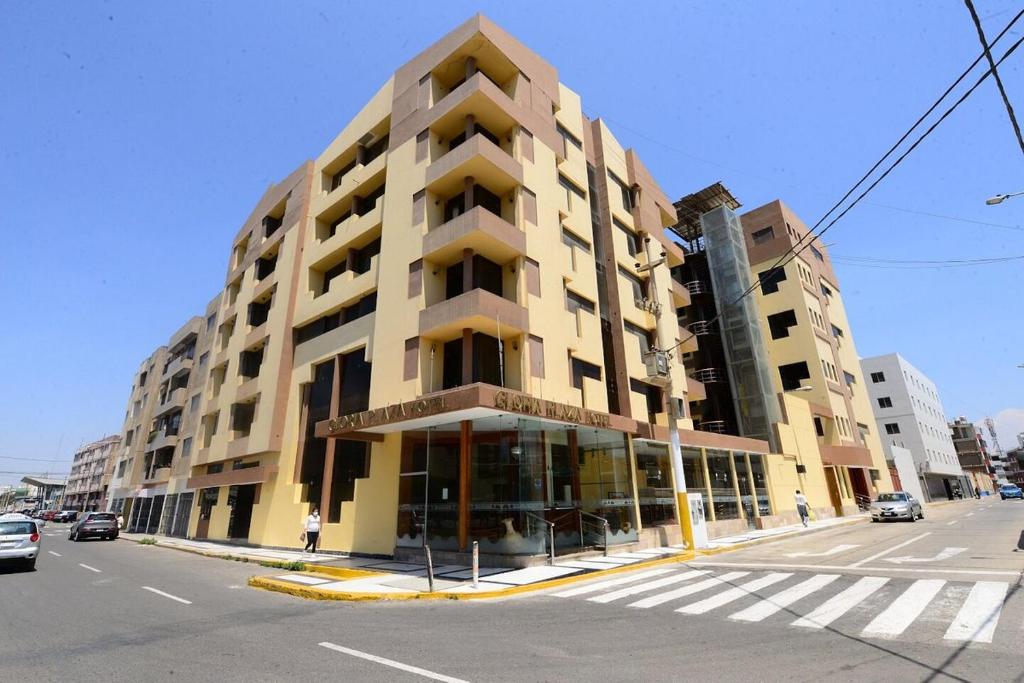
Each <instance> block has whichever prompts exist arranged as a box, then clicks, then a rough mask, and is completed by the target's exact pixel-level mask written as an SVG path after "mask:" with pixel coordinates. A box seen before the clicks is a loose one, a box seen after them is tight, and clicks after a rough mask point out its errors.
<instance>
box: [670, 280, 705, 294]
mask: <svg viewBox="0 0 1024 683" xmlns="http://www.w3.org/2000/svg"><path fill="white" fill-rule="evenodd" d="M673 282H675V280H673ZM683 287H686V291H688V292H689V293H690V294H709V293H710V292H711V288H710V287H709V286H708V284H707V283H706V282H704V281H703V280H690V281H689V282H686V283H683Z"/></svg>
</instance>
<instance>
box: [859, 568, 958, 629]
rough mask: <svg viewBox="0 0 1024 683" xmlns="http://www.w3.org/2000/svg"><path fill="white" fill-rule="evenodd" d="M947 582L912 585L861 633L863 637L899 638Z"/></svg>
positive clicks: (923, 580) (928, 580)
mask: <svg viewBox="0 0 1024 683" xmlns="http://www.w3.org/2000/svg"><path fill="white" fill-rule="evenodd" d="M945 585H946V582H945V581H943V580H942V579H921V580H920V581H915V582H914V583H912V584H911V585H910V588H908V589H907V590H905V591H903V594H902V595H900V596H899V597H898V598H896V599H895V600H894V601H893V602H892V603H891V604H890V605H889V606H888V607H887V608H886V609H885V611H883V612H882V613H881V614H879V615H878V616H877V617H875V618H874V619H873V620H872V621H871V623H870V624H868V625H867V626H865V627H864V630H863V631H861V635H862V636H898V635H900V634H901V633H903V632H904V631H906V630H907V627H908V626H910V625H911V624H912V623H914V620H915V619H917V618H918V617H919V616H921V612H923V611H924V609H925V608H926V607H927V606H928V603H929V602H931V601H932V598H934V597H935V596H936V595H937V594H938V592H939V591H940V590H942V587H943V586H945Z"/></svg>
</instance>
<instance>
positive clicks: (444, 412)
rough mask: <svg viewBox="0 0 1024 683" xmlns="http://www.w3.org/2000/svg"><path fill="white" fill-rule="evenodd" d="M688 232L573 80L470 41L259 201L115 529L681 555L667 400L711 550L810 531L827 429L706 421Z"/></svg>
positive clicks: (182, 340) (133, 466)
mask: <svg viewBox="0 0 1024 683" xmlns="http://www.w3.org/2000/svg"><path fill="white" fill-rule="evenodd" d="M676 220H677V217H676V213H675V208H674V207H673V205H672V203H671V202H670V201H669V200H668V198H667V197H666V196H665V195H664V193H663V192H662V190H661V189H660V188H659V186H658V184H657V183H656V182H655V181H654V179H653V178H652V177H651V175H650V173H649V172H648V171H647V169H646V168H645V166H644V165H643V163H642V162H641V161H640V159H639V158H638V156H637V155H636V153H635V152H634V151H633V150H631V149H626V148H624V147H623V146H622V145H621V144H620V143H619V142H618V141H617V140H616V139H615V137H614V136H613V134H612V133H611V131H610V130H609V129H608V127H607V126H606V125H605V124H604V123H603V122H602V121H601V120H600V119H597V120H590V119H588V118H587V117H586V116H584V114H583V108H582V103H581V99H580V96H579V95H578V94H576V93H575V92H573V91H572V90H570V89H569V88H568V87H566V86H565V85H564V84H562V83H561V82H560V81H559V80H558V74H557V72H556V70H555V68H554V67H553V66H551V65H550V64H548V63H547V62H545V61H544V60H543V59H542V58H541V57H539V56H538V55H536V54H535V53H533V52H531V51H530V50H528V49H527V48H526V47H524V46H523V45H522V44H521V43H519V42H518V41H517V40H515V39H514V38H513V37H512V36H510V35H509V34H507V33H506V32H504V31H503V30H502V29H500V28H499V27H497V26H496V25H495V24H494V23H492V22H491V21H489V20H488V19H486V18H485V17H482V16H479V15H478V16H475V17H473V18H472V19H470V20H469V21H467V22H466V23H464V24H463V25H461V26H459V27H458V28H456V29H455V30H454V31H452V32H451V33H449V34H448V35H447V36H445V37H444V38H442V39H441V40H440V41H438V42H437V43H435V44H434V45H432V46H430V47H429V48H427V49H426V50H424V51H423V52H422V53H421V54H419V55H418V56H417V57H416V58H414V59H413V60H412V61H410V62H409V63H408V64H406V65H404V66H402V67H401V68H400V69H399V70H398V71H396V72H395V74H394V75H393V76H392V77H391V78H389V79H388V80H387V82H386V83H384V85H383V86H382V87H381V88H380V89H379V90H378V91H377V93H375V94H374V95H373V96H372V97H371V98H370V100H369V102H368V103H367V104H366V105H365V106H364V107H363V108H362V110H361V111H360V112H359V113H358V114H357V115H356V117H355V118H354V119H353V120H352V121H351V122H350V123H349V124H348V125H347V126H345V128H344V129H343V130H342V131H341V133H340V134H339V135H338V136H337V137H336V138H335V139H334V141H333V142H332V143H331V144H330V145H329V146H328V147H327V149H326V150H324V151H323V153H322V154H320V155H319V156H318V157H317V158H316V159H315V160H313V161H310V162H308V163H306V164H303V165H302V166H301V167H299V168H298V169H296V170H295V171H294V172H293V173H292V174H291V175H290V176H289V177H288V178H286V179H285V180H283V181H281V182H280V183H278V184H276V185H274V186H272V187H271V188H269V189H268V190H267V192H266V193H265V194H264V196H263V198H262V199H261V200H260V202H259V203H258V204H257V206H256V207H255V208H254V210H253V212H252V214H251V215H250V216H249V218H248V219H247V220H246V221H245V222H244V223H243V225H242V228H241V229H240V230H239V231H238V233H237V234H236V236H235V239H234V241H233V243H232V251H231V256H230V258H229V263H228V269H227V275H226V279H225V288H224V289H223V291H222V292H221V293H220V294H219V295H218V297H217V298H215V300H214V302H212V303H211V306H210V308H209V309H208V310H207V318H206V319H205V320H204V319H201V318H200V319H197V321H198V322H196V321H191V322H190V323H189V324H188V325H187V326H186V327H185V328H183V331H181V332H179V333H176V335H175V336H174V337H173V338H172V340H171V341H170V342H169V344H168V346H167V347H166V348H162V349H161V350H158V351H157V353H156V354H154V357H153V358H151V359H150V360H149V361H148V362H147V363H145V364H144V366H143V368H142V369H140V373H139V375H138V376H137V377H136V382H135V385H134V386H133V393H132V399H131V401H130V404H129V417H128V419H127V420H126V425H125V433H126V447H125V448H126V450H125V453H124V454H123V457H122V458H121V461H120V463H119V464H118V470H117V471H116V472H115V479H114V480H113V481H112V487H113V485H114V484H115V483H116V484H117V491H118V494H119V496H120V498H112V503H113V507H114V508H115V509H121V508H122V507H124V509H127V507H128V505H127V504H126V503H121V502H120V501H121V500H122V499H123V500H124V501H128V500H131V501H133V503H132V507H134V508H135V511H134V512H129V513H127V514H126V516H127V518H128V519H127V525H128V526H129V527H130V528H135V529H140V530H143V529H144V530H147V531H153V532H156V531H161V532H163V533H175V534H181V533H184V534H186V535H188V536H190V537H195V538H207V539H212V540H232V541H236V542H247V543H252V544H257V545H263V546H271V547H290V548H294V547H296V546H299V545H301V543H300V541H299V532H300V530H301V528H302V527H301V525H302V521H303V520H304V518H305V517H306V515H307V514H309V512H310V510H311V509H312V508H314V507H318V508H319V509H320V510H321V512H322V517H323V522H324V525H323V530H322V536H321V539H322V548H323V549H325V550H328V551H344V552H352V553H363V554H371V555H380V556H395V557H416V556H418V555H419V554H420V553H422V549H423V547H424V544H425V543H429V545H430V546H431V548H432V549H434V550H435V551H436V552H442V553H444V552H450V553H452V554H453V555H452V557H455V556H456V555H458V554H460V553H464V552H467V551H468V550H469V549H470V547H471V544H472V542H474V541H476V542H478V543H479V545H480V549H481V552H482V553H483V555H484V557H485V561H491V562H506V563H507V562H529V561H531V560H530V558H533V557H542V556H543V555H544V554H545V553H546V552H548V551H550V547H548V546H549V543H550V542H551V540H550V539H552V538H553V539H554V545H555V547H556V548H557V549H558V550H560V551H569V550H578V549H580V548H584V547H593V546H595V545H602V544H620V545H621V544H637V545H638V546H639V545H658V544H664V543H667V542H678V541H679V540H680V534H681V531H680V526H679V520H678V519H677V512H676V501H675V496H674V492H673V491H674V488H673V487H674V482H673V478H672V468H671V465H670V459H669V446H668V443H669V429H668V414H669V413H668V407H669V405H670V404H669V403H668V402H669V401H672V402H674V405H675V407H676V408H677V409H678V412H679V414H681V415H682V416H683V417H682V419H680V420H679V421H678V425H679V428H680V429H679V434H680V440H681V442H682V444H683V447H684V453H683V461H684V472H685V476H686V481H687V484H688V486H689V488H690V490H694V491H700V492H702V493H703V494H704V495H705V500H706V501H707V504H708V505H709V506H710V507H711V520H712V522H711V524H710V530H711V532H712V534H713V535H714V534H722V533H728V532H730V531H733V530H737V529H746V528H748V527H754V526H762V527H763V526H772V525H775V524H780V523H783V522H786V521H792V519H793V512H792V510H793V507H794V505H793V501H792V488H794V483H796V484H797V485H799V480H798V479H797V477H796V471H795V469H794V468H793V466H792V462H793V459H794V458H795V457H796V456H794V455H792V453H793V452H795V451H797V450H799V449H800V447H801V444H804V446H805V447H808V448H814V447H815V445H814V438H815V437H814V435H813V432H810V435H809V436H808V434H802V433H798V432H797V431H796V430H793V429H789V428H788V427H785V428H784V429H783V430H782V436H781V437H780V439H779V443H780V446H779V448H778V449H777V450H778V451H779V452H777V453H773V452H772V448H771V447H770V445H769V442H768V441H767V440H764V439H759V438H744V437H739V436H733V435H729V434H719V433H714V432H712V431H704V430H697V429H694V425H693V421H692V420H691V419H690V416H689V406H690V405H691V402H692V401H699V399H700V397H702V396H703V393H704V387H703V386H702V384H701V382H699V381H697V380H695V379H693V378H692V377H689V376H688V373H687V370H686V367H685V364H684V362H683V356H684V354H687V353H692V351H693V350H694V349H696V348H698V345H697V340H696V339H695V338H694V337H693V335H691V334H690V333H689V332H688V331H687V330H684V329H682V328H681V327H680V326H679V323H678V319H679V318H678V315H677V314H678V312H679V311H681V310H685V308H686V307H687V306H688V305H689V304H690V292H689V291H688V290H687V288H686V287H684V286H683V285H682V284H681V283H680V282H679V281H678V280H677V279H674V278H673V272H674V271H673V269H676V270H678V267H679V266H681V265H682V264H683V263H684V260H685V254H684V252H683V250H682V249H681V248H680V247H679V246H677V245H676V244H675V243H674V242H673V241H672V240H671V239H669V237H668V236H667V234H666V231H665V228H666V227H667V226H671V225H673V224H675V222H676ZM190 344H192V345H194V350H191V351H190V350H189V349H190V348H191V347H190V346H189V345H190ZM204 348H205V349H208V351H203V350H202V349H204ZM655 349H661V350H666V349H668V350H671V351H672V353H671V354H670V355H671V362H670V363H669V364H668V367H667V368H666V367H661V368H658V367H657V365H656V364H654V363H650V364H649V363H647V362H645V360H648V359H649V358H650V356H649V355H648V352H649V351H651V350H655ZM189 353H191V354H192V355H193V356H194V355H196V354H201V355H200V358H206V360H205V361H203V360H200V361H199V362H198V365H197V366H193V365H192V364H190V363H186V362H185V360H184V359H185V358H189V360H191V357H189V356H188V354H189ZM175 364H177V365H175ZM185 365H188V367H189V373H188V375H187V376H186V375H184V374H181V371H182V370H183V368H184V367H185ZM154 373H155V374H154ZM669 379H671V386H673V387H674V391H673V392H672V395H671V396H669V395H667V393H668V392H666V391H665V388H666V386H668V380H669ZM182 388H184V389H185V391H184V392H183V393H176V392H180V391H181V389H182ZM156 396H159V398H154V397H156ZM147 397H148V401H149V402H147V400H146V399H147ZM154 402H155V404H154ZM796 403H797V404H799V403H800V402H799V401H797V402H796ZM136 404H138V405H139V408H138V410H137V411H136V410H135V408H134V407H135V405H136ZM165 404H169V406H167V407H165ZM799 409H800V406H799V405H795V406H794V407H793V410H799ZM147 411H148V412H147ZM176 420H177V422H176ZM807 423H808V425H809V424H810V416H809V413H808V414H807ZM176 424H177V425H178V426H177V430H178V432H177V433H176V434H172V433H171V431H173V430H174V429H175V427H174V425H176ZM140 433H141V435H142V439H141V440H142V441H143V443H141V444H140V443H139V435H140ZM186 434H187V435H186ZM121 463H127V464H123V465H122V464H121ZM844 471H845V470H844ZM822 488H823V489H824V483H822ZM171 496H176V499H175V500H174V503H173V509H174V510H175V512H168V509H169V507H171V506H172V505H171ZM158 499H159V500H160V503H159V504H158V503H157V500H158ZM146 501H149V502H146ZM147 508H148V512H146V511H145V510H146V509H147ZM158 509H159V510H160V511H161V512H158V513H156V514H154V510H158ZM154 519H156V520H157V521H154ZM168 519H169V520H170V523H168V522H167V520H168ZM182 519H184V520H186V523H187V527H186V528H184V529H183V528H182V523H180V520H182ZM161 520H162V521H161Z"/></svg>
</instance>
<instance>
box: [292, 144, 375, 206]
mask: <svg viewBox="0 0 1024 683" xmlns="http://www.w3.org/2000/svg"><path fill="white" fill-rule="evenodd" d="M387 158H388V155H387V153H386V152H385V153H384V154H381V155H379V156H378V157H377V158H375V159H374V160H373V161H371V162H370V163H369V164H367V165H365V166H356V167H355V168H353V169H352V170H351V171H349V172H348V173H346V174H345V175H344V176H342V178H341V180H340V182H339V183H338V186H337V187H336V188H334V189H333V190H330V191H327V192H323V193H322V194H320V195H319V196H317V197H314V199H313V210H312V211H311V213H312V214H313V215H314V216H317V217H318V218H320V217H321V214H328V215H330V214H331V213H332V212H334V213H335V215H340V214H341V213H342V212H341V205H342V203H343V202H345V201H346V200H349V199H351V198H352V197H353V196H355V195H365V194H369V193H370V192H371V191H372V190H374V189H375V188H377V187H378V186H379V185H380V184H381V183H383V182H384V176H385V173H386V171H387Z"/></svg>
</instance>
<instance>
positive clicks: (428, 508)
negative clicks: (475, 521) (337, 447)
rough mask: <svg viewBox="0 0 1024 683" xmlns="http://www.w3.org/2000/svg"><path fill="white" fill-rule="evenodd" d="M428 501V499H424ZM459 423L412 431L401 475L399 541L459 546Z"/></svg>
mask: <svg viewBox="0 0 1024 683" xmlns="http://www.w3.org/2000/svg"><path fill="white" fill-rule="evenodd" d="M424 501H427V504H426V505H424ZM458 520H459V425H458V423H456V424H453V425H442V426H439V427H433V428H431V429H429V430H425V431H420V432H407V433H406V435H405V439H404V441H403V444H402V470H401V474H400V476H399V480H398V530H397V535H398V538H397V539H396V543H397V545H399V546H406V547H409V546H411V547H422V546H423V545H424V533H425V534H426V541H427V543H428V544H429V545H430V546H431V547H432V548H436V549H438V550H458V545H459V544H458Z"/></svg>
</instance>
